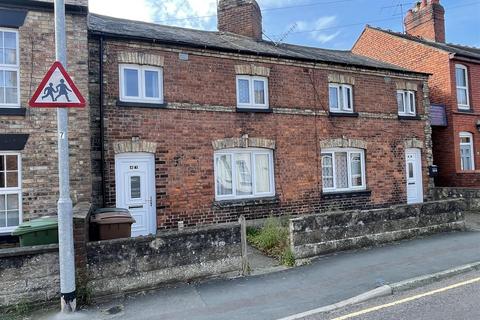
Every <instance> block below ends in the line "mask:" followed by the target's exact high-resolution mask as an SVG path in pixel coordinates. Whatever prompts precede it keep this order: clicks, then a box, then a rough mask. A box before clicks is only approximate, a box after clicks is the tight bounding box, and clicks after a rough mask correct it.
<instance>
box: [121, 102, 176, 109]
mask: <svg viewBox="0 0 480 320" xmlns="http://www.w3.org/2000/svg"><path fill="white" fill-rule="evenodd" d="M167 106H168V104H167V103H166V102H164V103H149V102H133V101H120V100H118V101H117V107H125V108H152V109H162V108H166V107H167Z"/></svg>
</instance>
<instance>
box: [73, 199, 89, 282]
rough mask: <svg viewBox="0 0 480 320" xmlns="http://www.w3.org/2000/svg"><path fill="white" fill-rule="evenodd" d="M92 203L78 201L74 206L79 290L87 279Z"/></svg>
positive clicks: (74, 234)
mask: <svg viewBox="0 0 480 320" xmlns="http://www.w3.org/2000/svg"><path fill="white" fill-rule="evenodd" d="M91 208H92V206H91V204H90V203H87V202H81V203H78V204H77V205H76V206H75V207H74V208H73V244H74V248H75V268H76V278H77V291H78V290H82V289H81V288H82V287H83V286H84V284H85V283H86V281H87V243H88V241H89V232H88V231H89V222H90V221H89V220H90V213H91Z"/></svg>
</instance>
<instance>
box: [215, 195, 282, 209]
mask: <svg viewBox="0 0 480 320" xmlns="http://www.w3.org/2000/svg"><path fill="white" fill-rule="evenodd" d="M279 202H280V200H279V199H278V197H277V196H273V197H264V198H250V199H238V200H216V201H215V202H214V203H213V207H215V208H219V209H221V208H235V207H245V206H259V205H269V204H278V203H279Z"/></svg>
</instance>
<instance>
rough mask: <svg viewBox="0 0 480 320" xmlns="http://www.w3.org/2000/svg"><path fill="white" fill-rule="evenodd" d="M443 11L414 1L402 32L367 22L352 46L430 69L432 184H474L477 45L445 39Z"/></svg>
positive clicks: (478, 158)
mask: <svg viewBox="0 0 480 320" xmlns="http://www.w3.org/2000/svg"><path fill="white" fill-rule="evenodd" d="M444 14H445V10H444V8H443V7H442V5H441V4H440V1H439V0H428V1H427V0H423V1H421V2H418V3H417V4H416V5H415V6H414V8H413V9H412V10H410V11H409V12H408V14H407V16H406V18H405V27H406V34H402V33H398V32H393V31H389V30H382V29H379V28H374V27H370V26H367V27H366V28H365V30H364V31H363V33H362V35H361V36H360V38H359V39H358V40H357V42H356V43H355V45H354V47H353V49H352V51H353V52H354V53H356V54H359V55H364V56H367V57H370V58H373V59H377V60H381V61H385V62H388V63H392V64H395V65H398V66H401V67H403V68H408V69H411V70H416V71H419V72H426V73H430V74H431V77H430V80H429V86H430V102H431V103H432V109H431V115H432V118H431V121H432V127H433V128H432V129H433V134H432V138H433V155H434V162H435V164H437V165H438V167H439V176H438V178H437V179H436V185H438V186H458V187H480V133H479V132H480V87H479V86H478V83H479V82H480V48H472V47H467V46H462V45H456V44H449V43H446V42H445V21H444Z"/></svg>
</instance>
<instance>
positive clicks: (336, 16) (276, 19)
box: [90, 0, 480, 50]
mask: <svg viewBox="0 0 480 320" xmlns="http://www.w3.org/2000/svg"><path fill="white" fill-rule="evenodd" d="M257 2H258V3H259V5H260V7H261V9H262V15H263V29H264V34H265V35H264V39H270V40H273V41H277V42H286V43H293V44H299V45H306V46H314V47H321V48H329V49H338V50H349V49H350V48H351V47H352V45H353V43H354V42H355V40H356V39H357V38H358V36H359V35H360V33H361V32H362V30H363V28H364V26H365V25H366V24H370V25H372V26H377V27H381V28H385V29H390V30H394V31H400V32H401V31H402V24H403V22H402V21H403V18H402V16H403V15H402V13H403V14H405V12H406V11H407V10H408V9H409V8H411V7H413V4H414V3H415V0H257ZM216 3H217V0H90V11H91V12H95V13H99V14H104V15H109V16H114V17H118V18H125V19H132V20H141V21H146V22H154V23H159V24H165V25H174V26H180V27H186V28H194V29H202V30H216V26H217V18H216ZM440 3H441V4H442V5H443V6H444V7H445V11H446V13H445V20H446V34H447V42H450V43H457V44H462V45H468V46H475V47H480V0H441V1H440Z"/></svg>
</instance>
